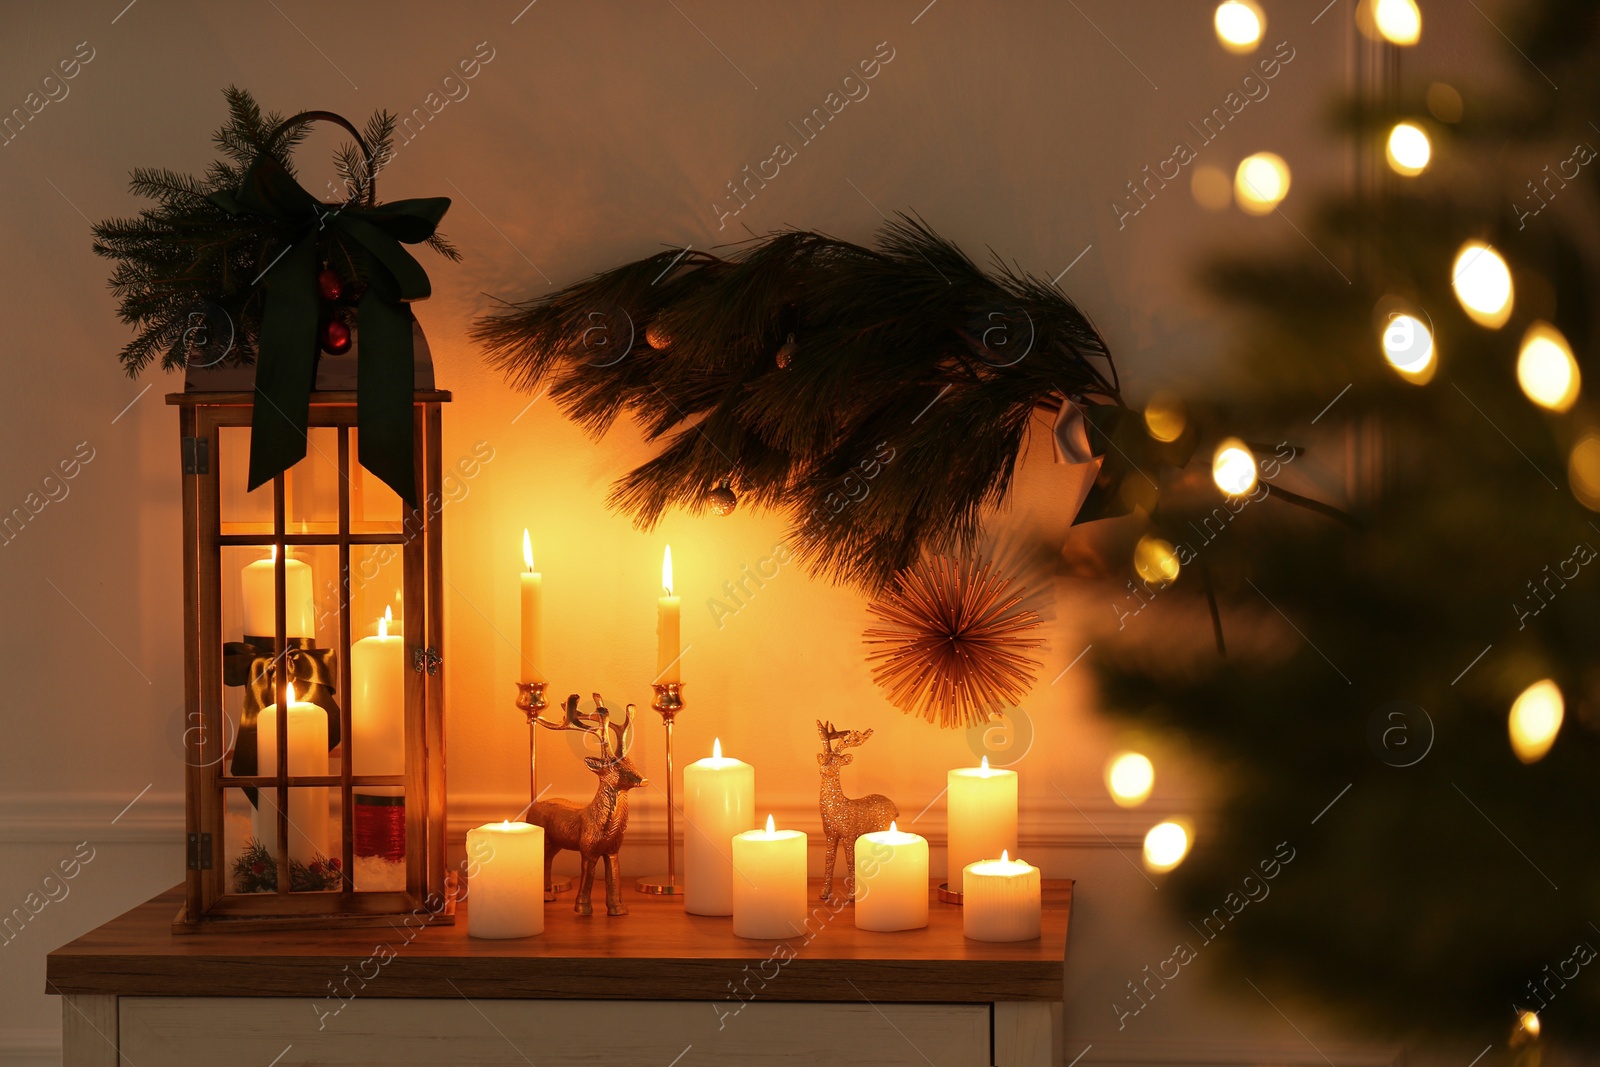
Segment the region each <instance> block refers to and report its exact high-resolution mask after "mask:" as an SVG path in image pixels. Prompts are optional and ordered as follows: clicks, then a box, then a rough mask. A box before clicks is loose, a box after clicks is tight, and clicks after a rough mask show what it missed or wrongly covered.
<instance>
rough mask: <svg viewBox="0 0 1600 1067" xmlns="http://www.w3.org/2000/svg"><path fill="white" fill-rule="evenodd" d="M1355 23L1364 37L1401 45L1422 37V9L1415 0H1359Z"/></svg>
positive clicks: (1412, 42) (1414, 41)
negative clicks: (1419, 8) (1418, 7)
mask: <svg viewBox="0 0 1600 1067" xmlns="http://www.w3.org/2000/svg"><path fill="white" fill-rule="evenodd" d="M1356 26H1357V27H1359V28H1360V30H1361V32H1362V33H1364V34H1366V35H1367V36H1368V37H1371V38H1374V39H1381V40H1385V41H1388V42H1389V43H1390V44H1397V45H1402V46H1409V45H1414V44H1416V43H1417V41H1418V40H1419V39H1421V37H1422V12H1421V11H1419V10H1418V9H1417V5H1416V2H1415V0H1361V3H1360V4H1359V5H1357V7H1356Z"/></svg>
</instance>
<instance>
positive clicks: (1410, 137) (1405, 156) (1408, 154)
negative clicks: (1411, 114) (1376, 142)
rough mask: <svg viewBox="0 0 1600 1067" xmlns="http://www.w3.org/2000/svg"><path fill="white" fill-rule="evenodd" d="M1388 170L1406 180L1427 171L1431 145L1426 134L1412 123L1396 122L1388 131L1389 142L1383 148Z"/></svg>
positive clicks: (1431, 155) (1431, 153) (1431, 150)
mask: <svg viewBox="0 0 1600 1067" xmlns="http://www.w3.org/2000/svg"><path fill="white" fill-rule="evenodd" d="M1384 155H1385V156H1386V157H1387V158H1388V160H1389V169H1390V170H1392V171H1394V172H1395V173H1396V174H1401V175H1404V176H1405V177H1407V178H1414V177H1416V176H1417V175H1418V174H1421V173H1422V172H1423V171H1425V170H1427V169H1428V160H1430V159H1432V158H1433V145H1432V143H1430V142H1429V140H1428V134H1427V132H1426V131H1424V130H1423V128H1422V127H1421V126H1418V125H1417V124H1416V123H1414V122H1397V123H1395V126H1394V129H1392V130H1390V131H1389V142H1388V144H1387V145H1385V146H1384Z"/></svg>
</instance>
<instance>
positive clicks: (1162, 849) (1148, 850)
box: [1144, 819, 1190, 871]
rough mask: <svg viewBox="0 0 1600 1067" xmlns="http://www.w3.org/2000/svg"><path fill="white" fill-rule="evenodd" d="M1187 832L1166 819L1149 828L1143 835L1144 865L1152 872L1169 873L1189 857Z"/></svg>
mask: <svg viewBox="0 0 1600 1067" xmlns="http://www.w3.org/2000/svg"><path fill="white" fill-rule="evenodd" d="M1189 846H1190V838H1189V830H1188V828H1187V827H1185V826H1184V825H1183V824H1182V823H1180V822H1178V821H1176V820H1174V819H1168V820H1167V821H1166V822H1159V823H1156V824H1155V825H1154V826H1152V827H1150V832H1149V833H1147V834H1145V835H1144V865H1145V866H1146V867H1148V868H1149V869H1150V870H1152V871H1170V870H1172V869H1173V868H1174V867H1176V866H1177V865H1178V864H1180V863H1182V862H1183V860H1184V857H1185V856H1187V855H1189Z"/></svg>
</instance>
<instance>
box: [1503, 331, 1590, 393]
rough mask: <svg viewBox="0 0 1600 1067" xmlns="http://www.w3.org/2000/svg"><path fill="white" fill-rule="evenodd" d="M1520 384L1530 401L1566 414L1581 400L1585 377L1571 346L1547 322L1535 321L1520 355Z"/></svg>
mask: <svg viewBox="0 0 1600 1067" xmlns="http://www.w3.org/2000/svg"><path fill="white" fill-rule="evenodd" d="M1517 384H1518V385H1520V386H1522V391H1523V392H1524V393H1525V394H1527V397H1528V399H1529V400H1531V401H1533V402H1534V403H1535V404H1538V405H1539V406H1540V407H1545V408H1549V409H1550V410H1551V411H1566V410H1567V409H1569V408H1571V407H1572V405H1573V404H1575V403H1576V402H1577V400H1578V390H1579V389H1580V388H1581V386H1582V376H1581V375H1580V374H1579V373H1578V361H1577V360H1576V359H1574V358H1573V356H1572V346H1571V345H1569V344H1567V339H1566V337H1564V336H1562V333H1561V331H1560V330H1558V329H1556V328H1555V327H1554V326H1552V325H1550V324H1549V323H1548V322H1536V323H1534V324H1533V325H1532V326H1529V327H1528V332H1527V333H1526V334H1524V335H1523V337H1522V349H1521V351H1519V352H1518V353H1517Z"/></svg>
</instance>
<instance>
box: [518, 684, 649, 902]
mask: <svg viewBox="0 0 1600 1067" xmlns="http://www.w3.org/2000/svg"><path fill="white" fill-rule="evenodd" d="M535 721H536V722H538V723H539V725H541V726H544V727H547V728H549V729H552V730H581V731H582V732H584V733H586V734H593V735H594V736H596V737H598V738H599V739H600V755H598V756H585V757H584V760H583V762H584V763H586V764H588V765H589V769H590V770H591V771H593V772H594V773H595V774H597V775H598V776H599V777H600V784H599V786H598V788H596V789H595V791H594V799H593V800H591V801H589V803H588V804H580V803H578V802H577V801H574V800H541V801H539V802H537V803H535V804H534V805H533V807H532V808H530V809H529V811H528V821H529V822H531V823H537V824H538V825H540V826H542V827H544V890H545V892H544V898H545V899H546V900H554V899H555V893H554V892H552V891H551V889H550V864H551V863H552V861H554V860H555V858H556V853H558V852H560V851H561V850H562V849H564V848H565V849H571V850H572V851H574V852H576V853H578V854H579V855H580V856H582V857H583V863H582V870H581V872H580V873H579V875H578V899H577V900H576V901H575V902H574V903H573V905H572V910H573V911H575V912H577V913H578V914H579V915H592V914H594V907H593V906H592V905H591V904H590V902H589V900H590V895H591V893H592V892H593V890H594V865H595V863H596V862H597V861H599V860H601V859H604V860H605V861H606V914H607V915H626V914H628V906H627V905H626V904H624V903H623V902H622V885H621V882H622V879H621V875H620V872H619V871H618V869H617V850H618V849H619V848H621V847H622V834H623V831H624V830H626V829H627V828H628V790H630V789H632V788H634V787H635V786H641V785H644V784H645V781H646V779H645V778H644V777H643V776H642V775H641V774H640V773H639V772H638V770H637V769H636V768H635V767H634V765H633V761H631V760H630V759H628V757H627V755H626V753H627V751H628V739H629V737H630V735H631V734H632V732H633V705H632V704H629V705H628V709H627V711H626V712H625V713H624V715H623V719H622V725H621V726H620V727H619V726H618V725H617V724H616V723H614V722H612V721H611V712H610V710H609V709H607V708H606V706H605V703H604V702H603V701H602V700H601V698H600V694H599V693H596V694H595V695H594V711H592V712H590V713H588V714H584V713H582V712H580V711H578V694H576V693H573V694H572V695H571V696H569V697H567V706H566V717H565V718H564V719H562V720H561V721H559V722H550V721H548V720H545V719H537V720H535Z"/></svg>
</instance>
